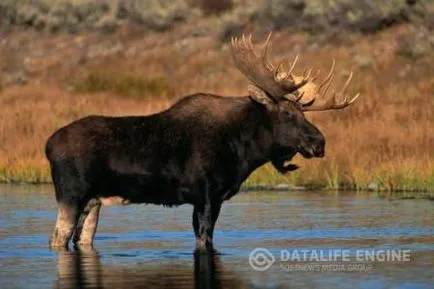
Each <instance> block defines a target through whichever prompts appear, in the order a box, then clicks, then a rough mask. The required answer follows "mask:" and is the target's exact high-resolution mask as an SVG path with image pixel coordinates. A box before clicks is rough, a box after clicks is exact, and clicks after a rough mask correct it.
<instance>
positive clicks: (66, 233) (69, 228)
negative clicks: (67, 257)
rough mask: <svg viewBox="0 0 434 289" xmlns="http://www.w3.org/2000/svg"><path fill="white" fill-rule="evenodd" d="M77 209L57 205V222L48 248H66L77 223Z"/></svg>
mask: <svg viewBox="0 0 434 289" xmlns="http://www.w3.org/2000/svg"><path fill="white" fill-rule="evenodd" d="M78 215H79V212H78V209H77V207H75V206H71V205H65V204H59V208H58V211H57V220H56V224H55V226H54V230H53V234H52V235H51V238H50V247H52V248H60V247H67V246H68V242H69V240H70V239H71V236H72V233H73V232H74V229H75V227H76V225H77V221H78Z"/></svg>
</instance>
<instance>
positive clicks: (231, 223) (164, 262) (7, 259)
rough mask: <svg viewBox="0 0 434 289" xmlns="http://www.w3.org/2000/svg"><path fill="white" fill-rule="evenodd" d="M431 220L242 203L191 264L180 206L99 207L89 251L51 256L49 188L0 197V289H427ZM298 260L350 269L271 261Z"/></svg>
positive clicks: (227, 211)
mask: <svg viewBox="0 0 434 289" xmlns="http://www.w3.org/2000/svg"><path fill="white" fill-rule="evenodd" d="M433 209H434V203H433V202H432V201H428V200H419V199H407V200H399V199H395V198H383V197H381V196H378V195H377V194H375V193H363V194H360V193H359V194H356V193H352V192H351V193H325V192H243V193H240V194H239V195H237V196H236V197H234V198H233V199H232V200H230V201H229V202H226V203H225V204H224V205H223V208H222V212H221V215H220V217H219V220H218V223H217V226H216V232H215V246H216V248H217V250H218V254H217V255H206V254H194V253H193V247H194V237H193V232H192V228H191V213H192V207H191V206H189V205H184V206H180V207H178V208H164V207H160V206H153V205H130V206H125V207H104V208H103V209H102V212H101V218H100V225H99V228H98V232H97V236H96V242H95V248H94V250H90V249H89V250H81V251H76V250H70V251H61V252H53V251H50V250H49V249H48V246H47V244H48V237H49V235H50V233H51V230H52V226H53V225H54V221H55V218H56V203H55V200H54V195H53V192H52V188H51V186H0V284H1V285H0V286H1V288H181V289H182V288H403V289H404V288H434V265H433V264H434V210H433ZM256 248H264V249H267V250H268V252H269V253H270V254H271V255H272V256H274V257H275V260H274V263H272V265H271V266H270V267H269V268H268V269H267V270H264V271H258V270H255V269H254V268H252V266H251V265H250V263H249V255H250V253H251V252H252V250H254V249H256ZM302 250H306V251H307V252H310V253H312V252H313V253H315V252H317V253H321V252H322V253H325V254H326V253H330V252H336V251H342V252H349V254H350V258H351V261H349V262H348V261H345V262H344V261H343V260H337V261H330V260H327V261H324V260H323V261H321V260H320V261H318V260H316V259H313V260H305V259H303V260H290V261H287V260H282V259H281V257H282V251H285V252H287V253H288V252H289V253H292V254H293V253H294V252H302ZM360 250H371V251H372V252H388V251H391V250H393V251H394V252H403V251H408V252H410V256H411V260H410V261H396V260H394V261H382V260H372V261H369V262H367V261H366V260H364V261H363V262H359V261H358V260H356V259H355V258H356V252H358V251H360ZM310 256H312V255H311V254H310ZM377 259H378V258H377ZM258 260H259V259H258ZM259 261H261V260H259ZM266 261H267V260H266ZM317 261H318V262H317ZM351 266H352V267H351Z"/></svg>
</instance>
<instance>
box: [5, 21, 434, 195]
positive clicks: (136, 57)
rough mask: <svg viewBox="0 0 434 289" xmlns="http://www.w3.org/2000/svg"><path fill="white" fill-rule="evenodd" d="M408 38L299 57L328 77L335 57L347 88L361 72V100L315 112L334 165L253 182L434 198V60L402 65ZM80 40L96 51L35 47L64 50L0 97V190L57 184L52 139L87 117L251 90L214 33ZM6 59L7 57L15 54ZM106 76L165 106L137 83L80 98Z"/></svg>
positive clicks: (289, 47)
mask: <svg viewBox="0 0 434 289" xmlns="http://www.w3.org/2000/svg"><path fill="white" fill-rule="evenodd" d="M210 21H213V20H210ZM210 25H212V24H210ZM23 33H24V34H22V35H20V36H15V37H21V38H19V39H26V37H28V34H29V33H31V32H23ZM26 33H27V34H26ZM406 33H409V31H408V28H407V27H406V26H401V27H396V28H393V29H392V30H388V31H384V32H382V33H381V34H376V35H373V36H366V37H363V38H359V37H355V38H354V39H352V40H346V41H345V42H341V43H339V42H338V41H334V43H333V44H328V45H323V46H322V47H321V48H319V49H302V51H301V56H302V59H301V60H300V63H299V64H298V67H299V72H300V71H302V69H303V67H304V66H313V67H315V68H320V69H322V70H324V71H325V70H327V68H328V67H329V65H330V63H331V59H332V58H335V59H336V61H337V63H338V65H337V70H340V71H341V72H342V73H341V75H338V76H340V77H338V79H339V78H343V77H344V76H345V75H347V74H348V71H350V70H353V71H354V72H355V77H354V79H353V83H352V86H351V90H352V92H355V91H360V92H361V93H362V96H361V98H360V99H359V100H358V101H357V102H356V103H355V104H354V105H353V106H352V107H350V108H348V109H345V110H343V111H333V112H317V113H308V114H307V117H308V118H309V119H311V120H312V121H313V122H314V123H315V124H316V125H317V126H318V127H319V128H320V129H321V130H322V131H323V133H324V134H325V136H326V140H327V145H326V157H325V158H323V159H311V160H303V159H302V158H301V157H296V158H295V160H294V162H295V163H297V164H299V165H300V166H301V168H300V169H299V170H298V171H296V172H293V173H290V174H288V175H286V176H281V175H278V174H277V173H276V172H275V171H274V170H273V169H272V168H271V167H270V166H265V167H263V168H261V169H260V170H258V171H256V172H255V173H254V174H253V175H252V176H251V178H250V179H249V180H248V182H247V184H250V185H251V184H277V183H282V182H283V183H288V182H289V183H293V184H319V185H325V186H328V187H334V188H336V187H342V185H347V186H350V187H351V188H358V189H363V188H367V187H370V188H375V189H388V190H398V189H433V188H434V133H433V127H434V114H433V112H434V99H433V97H434V69H433V64H432V63H434V53H433V52H428V53H427V54H425V55H424V56H423V57H421V58H419V59H417V60H414V59H407V58H405V57H402V56H399V55H398V54H397V53H396V51H397V49H398V43H397V41H396V38H397V35H405V34H406ZM80 37H81V38H80V39H81V40H80V41H81V42H84V43H89V45H88V46H86V47H88V48H86V49H87V50H84V49H83V48H82V46H78V45H76V44H75V43H76V42H77V41H78V40H77V37H76V36H65V35H63V36H57V37H54V36H44V37H40V38H38V42H37V43H36V44H33V45H34V49H36V50H37V49H39V48H40V49H41V50H42V51H43V49H44V47H45V48H47V47H52V46H53V45H58V46H59V47H60V48H57V50H56V51H55V53H54V54H52V55H50V56H46V57H33V58H32V60H31V61H29V63H30V64H27V65H28V66H27V67H26V69H27V71H30V72H31V76H32V78H31V81H30V82H29V83H28V84H27V85H26V86H22V87H19V86H11V87H5V88H4V89H3V91H2V92H1V93H0V152H1V153H0V181H30V182H32V181H33V182H41V181H49V180H50V179H49V170H48V163H47V161H46V160H45V158H44V154H43V151H44V145H45V141H46V139H47V138H48V137H49V135H50V134H51V133H52V132H54V131H55V130H56V129H57V128H59V127H60V126H62V125H65V124H67V123H68V122H70V121H72V120H74V119H77V118H79V117H82V116H85V115H88V114H105V115H132V114H135V115H139V114H149V113H152V112H156V111H159V110H162V109H164V108H167V107H168V106H169V105H170V104H171V103H173V102H174V101H175V100H176V99H177V98H179V97H181V96H182V95H185V94H188V93H193V92H199V91H202V92H211V93H216V94H222V95H227V96H231V95H240V94H241V95H242V94H245V92H246V90H245V88H246V85H247V80H246V79H245V78H244V77H243V76H242V75H241V74H240V73H239V72H238V71H236V70H235V69H234V68H233V65H232V60H231V57H230V55H229V51H228V50H227V49H226V48H225V46H223V47H222V48H220V47H219V44H218V43H217V42H216V41H215V34H213V33H210V34H209V35H208V36H205V37H199V38H194V37H192V36H191V34H189V30H188V28H186V27H181V28H177V30H176V31H174V32H173V31H172V32H170V33H169V32H168V33H165V34H152V35H148V36H147V37H143V35H141V34H140V33H137V32H131V31H129V32H128V33H127V32H125V33H123V32H121V33H119V34H117V35H109V36H106V37H105V38H103V37H102V36H101V35H96V34H86V35H81V36H80ZM309 37H310V36H308V35H287V34H285V33H277V34H275V35H274V38H273V40H274V42H273V43H274V46H273V49H272V53H273V55H275V57H273V59H274V60H276V59H279V58H281V57H293V56H294V55H295V53H296V50H297V47H306V46H308V45H307V44H306V43H308V42H309V41H310V39H309ZM22 41H24V40H22ZM60 43H62V45H60ZM119 43H120V44H121V49H118V50H115V49H113V50H110V49H108V50H107V51H109V52H107V53H100V54H97V53H93V54H92V47H93V49H94V50H95V49H96V48H95V47H102V46H103V45H106V46H107V47H113V46H114V45H119ZM92 45H93V46H92ZM89 47H91V48H89ZM1 53H3V55H2V56H1V57H0V60H1V59H6V58H8V55H6V54H7V53H12V52H11V51H9V52H7V51H6V52H5V51H2V52H1ZM364 59H368V60H369V61H366V60H364ZM0 65H1V63H0ZM99 73H104V77H106V78H107V77H108V80H107V79H106V80H107V81H108V82H110V76H111V77H112V78H113V82H119V83H122V82H123V81H122V79H135V80H137V78H142V79H143V81H144V83H145V84H146V83H149V81H151V82H152V81H153V80H155V79H159V80H162V81H163V82H164V83H166V84H167V83H168V85H167V86H163V88H161V87H160V88H161V89H159V90H157V94H158V97H155V95H151V94H152V93H153V92H154V93H155V91H153V90H152V89H151V90H150V91H148V88H147V86H146V85H144V84H140V81H139V84H138V85H135V86H134V89H135V90H137V89H138V91H139V93H137V91H134V93H131V92H129V91H128V86H126V87H125V86H122V89H121V90H118V89H117V88H116V86H113V85H108V86H107V89H105V88H106V86H104V85H102V87H98V89H96V90H95V89H89V91H93V92H92V93H89V92H86V89H81V90H80V93H78V92H77V90H76V88H77V86H78V87H80V85H83V83H85V81H86V80H88V79H89V75H99ZM222 84H224V85H222ZM113 87H115V88H113ZM137 87H138V88H137ZM81 88H83V86H81Z"/></svg>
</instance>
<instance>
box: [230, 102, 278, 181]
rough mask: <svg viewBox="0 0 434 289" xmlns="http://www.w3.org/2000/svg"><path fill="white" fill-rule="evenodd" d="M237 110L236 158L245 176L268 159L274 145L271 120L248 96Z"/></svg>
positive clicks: (261, 107)
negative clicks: (238, 127)
mask: <svg viewBox="0 0 434 289" xmlns="http://www.w3.org/2000/svg"><path fill="white" fill-rule="evenodd" d="M240 108H241V111H239V112H238V117H239V118H240V119H239V120H238V122H237V123H240V124H241V127H240V130H239V131H240V134H239V137H238V138H237V139H238V141H237V142H238V146H239V148H240V149H238V151H237V152H238V153H237V154H238V158H239V159H240V161H241V162H242V166H241V167H242V171H243V172H242V175H246V176H245V177H247V176H248V175H249V174H250V173H251V172H253V171H254V170H255V169H256V168H258V167H259V166H261V165H263V164H265V163H266V162H268V161H270V160H271V159H270V158H271V156H272V151H273V147H274V142H273V122H272V120H271V119H270V116H269V114H268V112H267V111H266V109H265V107H263V106H262V105H260V104H258V103H255V102H253V101H252V100H250V98H249V97H246V98H245V103H244V104H243V105H242V106H241V107H240Z"/></svg>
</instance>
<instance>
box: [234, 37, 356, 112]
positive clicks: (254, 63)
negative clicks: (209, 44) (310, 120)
mask: <svg viewBox="0 0 434 289" xmlns="http://www.w3.org/2000/svg"><path fill="white" fill-rule="evenodd" d="M271 34H272V33H271V32H270V34H269V35H268V37H267V40H266V41H265V43H264V44H263V48H262V50H261V51H260V53H257V52H256V51H255V49H254V48H253V44H252V35H250V36H249V37H248V38H246V37H245V36H244V35H242V37H241V38H240V39H238V38H232V39H231V52H232V58H233V60H234V63H235V66H236V67H237V69H238V70H239V71H240V72H242V73H243V74H244V75H245V76H246V77H247V78H248V79H249V80H250V81H251V82H253V84H255V86H257V87H258V88H259V89H261V90H263V91H264V92H266V93H267V94H268V95H269V96H270V97H271V98H272V99H273V100H275V101H280V100H282V99H288V100H290V101H294V102H297V103H299V104H300V105H301V107H302V109H303V110H304V111H322V110H332V109H341V108H344V107H347V106H348V105H350V104H351V103H353V102H354V101H355V100H356V99H357V98H358V97H359V95H360V93H358V94H356V95H355V96H354V97H353V98H352V99H351V100H348V99H347V97H346V96H345V91H346V89H347V87H348V85H349V83H350V81H351V79H352V77H353V73H352V72H351V73H350V75H349V77H348V79H347V81H346V82H345V84H344V86H343V88H342V89H341V90H340V91H339V92H335V91H333V93H332V96H331V97H330V98H329V99H328V100H326V102H325V103H323V104H322V105H318V106H314V105H313V104H314V102H315V101H316V99H317V98H318V97H325V95H326V93H327V91H328V89H329V88H330V85H331V83H332V82H333V78H334V68H335V61H334V60H333V64H332V67H331V69H330V72H329V73H328V75H327V76H326V77H325V78H324V80H323V81H322V82H321V83H320V84H319V85H317V84H315V83H314V81H315V79H316V78H317V77H318V75H319V70H318V72H317V73H316V75H315V76H313V77H312V76H311V74H312V69H306V70H305V71H304V73H303V75H302V76H297V75H294V74H293V73H292V72H293V70H294V68H295V64H296V63H297V60H298V55H297V56H296V57H295V59H294V61H292V62H289V70H288V71H287V72H284V71H282V67H283V62H280V63H279V64H278V65H277V66H276V67H274V66H273V65H272V64H271V63H270V62H269V61H268V59H267V52H268V49H269V43H270V39H271ZM305 97H306V98H308V99H310V100H309V101H308V102H307V103H301V100H302V99H303V98H305ZM337 97H340V98H341V99H342V98H343V101H342V102H340V103H338V102H337V101H336V98H337Z"/></svg>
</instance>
